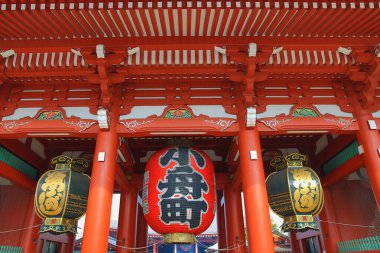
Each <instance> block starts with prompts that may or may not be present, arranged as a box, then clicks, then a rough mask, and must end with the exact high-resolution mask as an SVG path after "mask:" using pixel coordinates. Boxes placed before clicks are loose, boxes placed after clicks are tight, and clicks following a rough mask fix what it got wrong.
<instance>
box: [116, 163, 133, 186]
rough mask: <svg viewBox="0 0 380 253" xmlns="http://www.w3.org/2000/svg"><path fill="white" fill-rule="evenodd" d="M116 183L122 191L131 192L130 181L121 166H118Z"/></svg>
mask: <svg viewBox="0 0 380 253" xmlns="http://www.w3.org/2000/svg"><path fill="white" fill-rule="evenodd" d="M115 181H116V183H117V184H118V185H119V187H120V189H122V190H125V191H129V190H130V181H129V180H128V177H127V176H126V175H125V174H124V171H123V169H122V168H121V167H120V165H119V164H116V169H115Z"/></svg>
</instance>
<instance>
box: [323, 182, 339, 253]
mask: <svg viewBox="0 0 380 253" xmlns="http://www.w3.org/2000/svg"><path fill="white" fill-rule="evenodd" d="M323 194H324V199H325V200H324V204H323V209H322V211H321V213H320V214H319V219H320V220H321V222H320V224H321V230H322V236H323V240H324V245H325V248H326V251H327V252H329V253H330V252H331V253H337V252H339V251H338V244H337V243H338V242H340V241H341V236H340V232H339V229H338V228H337V226H336V225H335V224H334V223H333V222H336V215H335V211H334V208H335V207H334V203H333V200H332V199H331V195H330V191H329V189H328V188H327V187H325V188H323Z"/></svg>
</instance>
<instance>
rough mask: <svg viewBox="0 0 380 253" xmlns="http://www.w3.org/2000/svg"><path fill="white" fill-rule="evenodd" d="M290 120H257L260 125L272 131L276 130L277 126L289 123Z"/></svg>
mask: <svg viewBox="0 0 380 253" xmlns="http://www.w3.org/2000/svg"><path fill="white" fill-rule="evenodd" d="M291 120H292V119H282V120H278V119H276V118H272V119H267V120H264V119H262V120H259V122H261V123H264V125H266V126H267V127H269V128H271V129H273V130H277V128H276V126H277V125H279V124H283V123H285V122H289V121H291Z"/></svg>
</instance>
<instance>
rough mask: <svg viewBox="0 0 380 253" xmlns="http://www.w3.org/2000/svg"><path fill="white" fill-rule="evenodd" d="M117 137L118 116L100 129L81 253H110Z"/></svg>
mask: <svg viewBox="0 0 380 253" xmlns="http://www.w3.org/2000/svg"><path fill="white" fill-rule="evenodd" d="M117 146H118V136H117V133H116V122H115V119H112V120H111V126H110V129H109V130H108V131H99V133H98V135H97V138H96V148H95V154H94V162H93V165H92V173H91V184H90V192H89V197H88V204H87V212H86V223H85V226H84V234H83V245H82V253H97V252H101V253H103V252H107V247H108V234H109V226H110V215H111V205H112V194H113V187H114V180H115V179H114V176H115V166H116V156H117Z"/></svg>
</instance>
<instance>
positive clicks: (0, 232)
mask: <svg viewBox="0 0 380 253" xmlns="http://www.w3.org/2000/svg"><path fill="white" fill-rule="evenodd" d="M39 226H41V224H37V225H34V226H31V227H26V228H17V229H12V230H5V231H0V234H5V233H12V232H17V231H22V230H27V229H31V228H36V227H39Z"/></svg>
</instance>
